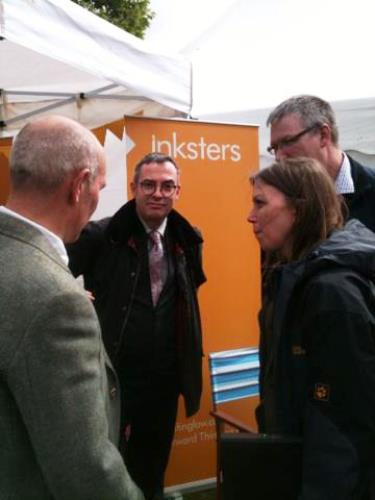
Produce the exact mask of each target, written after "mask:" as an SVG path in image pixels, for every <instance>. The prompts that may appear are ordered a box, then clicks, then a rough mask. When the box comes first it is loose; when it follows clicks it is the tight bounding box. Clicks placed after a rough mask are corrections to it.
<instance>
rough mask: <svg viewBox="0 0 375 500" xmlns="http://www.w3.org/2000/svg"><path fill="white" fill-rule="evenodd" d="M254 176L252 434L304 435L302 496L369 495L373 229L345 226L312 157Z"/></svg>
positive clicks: (374, 355)
mask: <svg viewBox="0 0 375 500" xmlns="http://www.w3.org/2000/svg"><path fill="white" fill-rule="evenodd" d="M251 182H252V184H253V208H252V210H251V212H250V214H249V217H248V221H249V222H250V223H251V224H252V225H253V230H254V234H255V236H256V238H257V239H258V241H259V244H260V246H261V248H262V250H263V252H264V257H265V258H264V263H265V266H264V291H263V306H262V310H261V312H260V319H259V321H260V330H261V339H260V359H261V372H260V386H261V398H260V405H259V407H258V409H257V420H258V425H259V431H260V432H262V433H267V434H284V435H285V434H287V435H294V436H296V435H297V436H301V438H302V445H303V463H302V486H301V493H300V497H299V498H300V499H301V500H325V499H327V500H328V499H330V500H331V499H332V500H344V499H345V500H346V499H361V500H365V499H366V500H367V499H370V498H373V497H372V496H370V495H371V493H370V490H371V477H373V476H374V468H375V234H374V233H372V232H371V231H370V230H368V229H366V228H365V227H364V226H363V225H362V224H361V223H360V222H358V221H357V220H351V221H349V222H348V223H347V224H345V225H344V219H343V215H342V207H341V201H340V199H339V198H338V197H337V195H336V192H335V188H334V186H333V183H332V181H331V179H330V177H329V176H328V174H327V172H326V171H325V170H324V168H322V167H321V166H320V164H319V163H318V162H317V161H316V160H312V159H307V158H306V159H305V158H299V159H285V160H281V161H279V162H275V163H274V164H273V165H272V166H271V167H269V168H267V169H264V170H261V171H260V172H259V173H257V174H256V175H254V176H253V177H252V179H251ZM374 209H375V207H374ZM372 494H373V495H374V494H375V493H374V492H373V493H372Z"/></svg>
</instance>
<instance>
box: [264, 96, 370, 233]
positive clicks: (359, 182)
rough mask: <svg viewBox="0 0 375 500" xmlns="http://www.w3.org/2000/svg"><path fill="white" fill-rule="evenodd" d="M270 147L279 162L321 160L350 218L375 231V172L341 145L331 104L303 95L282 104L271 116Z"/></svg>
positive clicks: (269, 118) (269, 123)
mask: <svg viewBox="0 0 375 500" xmlns="http://www.w3.org/2000/svg"><path fill="white" fill-rule="evenodd" d="M267 125H268V126H270V127H271V145H270V146H269V148H268V151H269V152H270V153H271V154H273V155H274V156H275V157H276V159H277V160H280V159H282V158H296V157H309V158H314V159H316V160H319V161H320V163H321V164H322V165H323V166H324V167H325V168H326V169H327V171H328V173H329V175H330V176H331V178H332V179H333V181H334V182H335V186H336V192H337V193H338V194H341V195H342V196H343V198H344V200H345V202H346V205H347V206H348V212H349V218H355V219H358V220H360V221H361V222H362V223H363V224H364V225H366V226H367V227H368V228H369V229H371V230H372V231H375V209H374V206H375V170H374V169H371V168H368V167H364V166H362V165H360V164H359V163H358V162H357V161H355V160H354V159H353V158H351V157H350V156H348V155H347V154H346V153H344V152H343V151H342V150H341V149H340V147H339V144H338V129H337V124H336V119H335V115H334V112H333V109H332V107H331V106H330V104H329V103H328V102H326V101H324V100H323V99H320V98H319V97H315V96H310V95H301V96H295V97H291V98H290V99H287V100H286V101H284V102H282V103H281V104H279V105H278V106H277V107H276V108H275V109H274V110H273V111H272V112H271V114H270V115H269V117H268V119H267Z"/></svg>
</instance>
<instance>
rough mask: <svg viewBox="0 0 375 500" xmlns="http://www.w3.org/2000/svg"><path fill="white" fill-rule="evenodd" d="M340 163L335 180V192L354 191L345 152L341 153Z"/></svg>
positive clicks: (345, 192)
mask: <svg viewBox="0 0 375 500" xmlns="http://www.w3.org/2000/svg"><path fill="white" fill-rule="evenodd" d="M342 155H343V158H342V163H341V167H340V170H339V173H338V175H337V177H336V180H335V187H336V192H337V193H338V194H348V193H354V191H355V189H354V182H353V178H352V174H351V168H350V161H349V158H348V157H347V155H346V154H345V153H343V154H342Z"/></svg>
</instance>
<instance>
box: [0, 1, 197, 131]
mask: <svg viewBox="0 0 375 500" xmlns="http://www.w3.org/2000/svg"><path fill="white" fill-rule="evenodd" d="M0 68H1V71H0V137H1V136H3V137H4V136H6V135H12V134H14V132H15V130H17V129H19V128H21V126H22V125H23V124H24V123H25V121H26V120H27V119H28V118H29V117H30V116H32V115H34V114H35V113H36V112H39V113H40V112H51V110H52V109H56V113H60V114H64V115H66V116H70V117H72V118H74V119H76V120H78V121H80V122H81V123H83V124H84V125H86V126H88V127H91V128H92V127H95V126H99V125H102V124H103V123H106V122H108V121H112V120H114V119H118V118H121V116H122V115H124V114H137V113H138V114H139V113H146V114H147V115H149V116H152V115H158V116H173V115H184V114H188V113H189V112H190V109H191V64H190V62H189V60H188V59H187V58H185V57H183V56H180V55H173V54H166V53H164V54H161V53H158V52H156V51H155V50H154V49H153V48H152V47H151V45H150V44H148V43H147V42H145V41H143V40H140V39H138V38H136V37H134V36H133V35H130V34H128V33H126V32H125V31H123V30H121V29H120V28H117V27H116V26H113V25H112V24H111V23H108V22H107V21H104V20H103V19H101V18H99V17H97V16H95V15H94V14H92V13H91V12H88V11H87V10H86V9H84V8H82V7H80V6H78V5H76V4H75V3H73V2H71V1H70V0H0Z"/></svg>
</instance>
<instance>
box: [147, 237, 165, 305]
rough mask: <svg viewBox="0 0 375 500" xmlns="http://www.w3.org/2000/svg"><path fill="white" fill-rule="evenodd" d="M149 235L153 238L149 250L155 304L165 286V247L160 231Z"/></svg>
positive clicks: (153, 301)
mask: <svg viewBox="0 0 375 500" xmlns="http://www.w3.org/2000/svg"><path fill="white" fill-rule="evenodd" d="M149 236H150V240H151V249H150V251H149V268H150V282H151V295H152V303H153V304H154V306H155V305H156V304H157V302H158V299H159V296H160V293H161V291H162V288H163V274H162V273H163V265H164V249H163V243H162V241H161V235H160V233H159V232H158V231H151V233H150V234H149Z"/></svg>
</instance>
